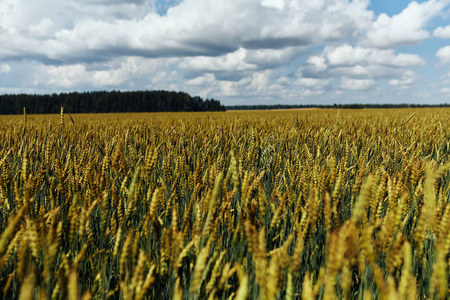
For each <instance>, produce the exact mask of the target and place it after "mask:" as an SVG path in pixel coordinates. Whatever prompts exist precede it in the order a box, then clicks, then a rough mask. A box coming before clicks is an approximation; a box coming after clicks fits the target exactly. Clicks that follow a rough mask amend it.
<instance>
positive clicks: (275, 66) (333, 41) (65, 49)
mask: <svg viewBox="0 0 450 300" xmlns="http://www.w3.org/2000/svg"><path fill="white" fill-rule="evenodd" d="M161 89H164V90H176V91H186V92H188V93H190V94H192V95H199V96H201V97H203V98H215V99H219V100H221V102H222V103H224V104H226V105H236V104H333V103H429V104H436V103H450V0H429V1H405V0H400V1H386V0H383V1H367V0H354V1H348V0H332V1H331V0H329V1H328V0H246V1H242V0H227V1H224V0H217V1H210V0H126V1H125V0H77V1H75V0H68V1H57V0H2V1H0V94H5V93H38V94H42V93H54V92H56V93H58V92H70V91H94V90H161Z"/></svg>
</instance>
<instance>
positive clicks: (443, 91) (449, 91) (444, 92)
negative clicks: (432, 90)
mask: <svg viewBox="0 0 450 300" xmlns="http://www.w3.org/2000/svg"><path fill="white" fill-rule="evenodd" d="M440 92H441V93H442V94H446V95H449V96H450V88H442V89H441V91H440Z"/></svg>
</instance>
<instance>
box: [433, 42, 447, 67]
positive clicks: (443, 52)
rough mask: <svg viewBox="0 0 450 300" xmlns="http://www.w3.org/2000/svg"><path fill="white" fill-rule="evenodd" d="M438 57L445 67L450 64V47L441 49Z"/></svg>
mask: <svg viewBox="0 0 450 300" xmlns="http://www.w3.org/2000/svg"><path fill="white" fill-rule="evenodd" d="M436 57H437V58H438V59H439V62H440V63H441V64H443V65H446V64H450V46H445V47H442V48H441V49H439V50H438V51H437V53H436Z"/></svg>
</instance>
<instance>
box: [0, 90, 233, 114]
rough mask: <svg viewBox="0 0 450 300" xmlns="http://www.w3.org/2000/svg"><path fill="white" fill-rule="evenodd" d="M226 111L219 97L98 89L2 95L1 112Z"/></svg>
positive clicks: (0, 98) (0, 96)
mask: <svg viewBox="0 0 450 300" xmlns="http://www.w3.org/2000/svg"><path fill="white" fill-rule="evenodd" d="M61 106H62V107H64V111H65V112H68V113H113V112H179V111H225V107H224V106H223V105H221V104H220V101H218V100H215V99H206V100H203V99H202V98H201V97H198V96H195V97H192V96H190V95H189V94H187V93H184V92H173V91H129V92H121V91H98V92H82V93H79V92H72V93H61V94H51V95H49V94H48V95H32V94H17V95H15V94H9V95H0V114H21V113H23V108H24V107H25V108H26V111H27V113H29V114H56V113H59V112H60V109H61Z"/></svg>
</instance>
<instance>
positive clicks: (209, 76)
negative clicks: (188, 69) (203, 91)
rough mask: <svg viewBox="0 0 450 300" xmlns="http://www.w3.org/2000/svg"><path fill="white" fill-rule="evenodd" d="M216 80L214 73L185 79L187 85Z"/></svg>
mask: <svg viewBox="0 0 450 300" xmlns="http://www.w3.org/2000/svg"><path fill="white" fill-rule="evenodd" d="M215 81H216V78H215V76H214V74H211V73H207V74H205V75H203V76H199V77H196V78H194V79H191V80H188V81H186V84H187V85H206V84H207V85H212V84H214V83H215Z"/></svg>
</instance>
